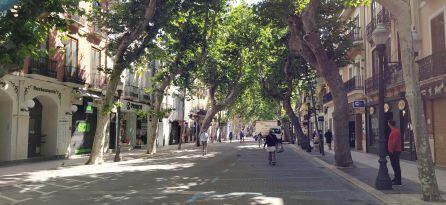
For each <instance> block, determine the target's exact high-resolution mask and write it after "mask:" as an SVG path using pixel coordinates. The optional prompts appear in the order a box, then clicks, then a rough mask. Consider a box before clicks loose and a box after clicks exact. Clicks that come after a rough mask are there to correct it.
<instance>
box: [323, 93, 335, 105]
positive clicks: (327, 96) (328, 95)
mask: <svg viewBox="0 0 446 205" xmlns="http://www.w3.org/2000/svg"><path fill="white" fill-rule="evenodd" d="M332 100H333V95H332V94H331V92H329V93H326V94H325V95H324V96H323V97H322V102H323V103H328V102H330V101H332Z"/></svg>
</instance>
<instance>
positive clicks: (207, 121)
mask: <svg viewBox="0 0 446 205" xmlns="http://www.w3.org/2000/svg"><path fill="white" fill-rule="evenodd" d="M218 112H220V110H218V108H215V107H214V106H211V109H209V110H208V111H207V112H206V116H205V117H204V120H203V123H202V124H201V129H200V131H199V133H201V130H208V129H209V127H210V126H211V122H212V119H214V117H215V115H216V114H217V113H218ZM198 136H200V135H198Z"/></svg>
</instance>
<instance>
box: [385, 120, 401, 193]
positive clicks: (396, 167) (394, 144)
mask: <svg viewBox="0 0 446 205" xmlns="http://www.w3.org/2000/svg"><path fill="white" fill-rule="evenodd" d="M388 125H389V127H390V130H391V131H390V135H389V141H388V142H387V150H388V152H389V156H390V164H391V165H392V168H393V173H395V177H394V178H393V180H392V184H393V185H401V167H400V154H401V132H400V130H399V129H398V128H396V126H395V125H396V123H395V121H394V120H389V122H388Z"/></svg>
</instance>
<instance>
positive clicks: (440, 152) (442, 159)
mask: <svg viewBox="0 0 446 205" xmlns="http://www.w3.org/2000/svg"><path fill="white" fill-rule="evenodd" d="M445 106H446V99H438V100H434V147H435V163H436V164H437V165H441V166H445V165H446V149H445V148H446V126H444V125H445V123H446V118H445V117H444V116H446V109H444V108H445Z"/></svg>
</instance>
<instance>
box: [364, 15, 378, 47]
mask: <svg viewBox="0 0 446 205" xmlns="http://www.w3.org/2000/svg"><path fill="white" fill-rule="evenodd" d="M375 28H376V21H375V20H374V19H372V21H370V23H369V24H367V27H366V31H367V41H368V42H372V41H373V39H372V33H373V31H374V30H375Z"/></svg>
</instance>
